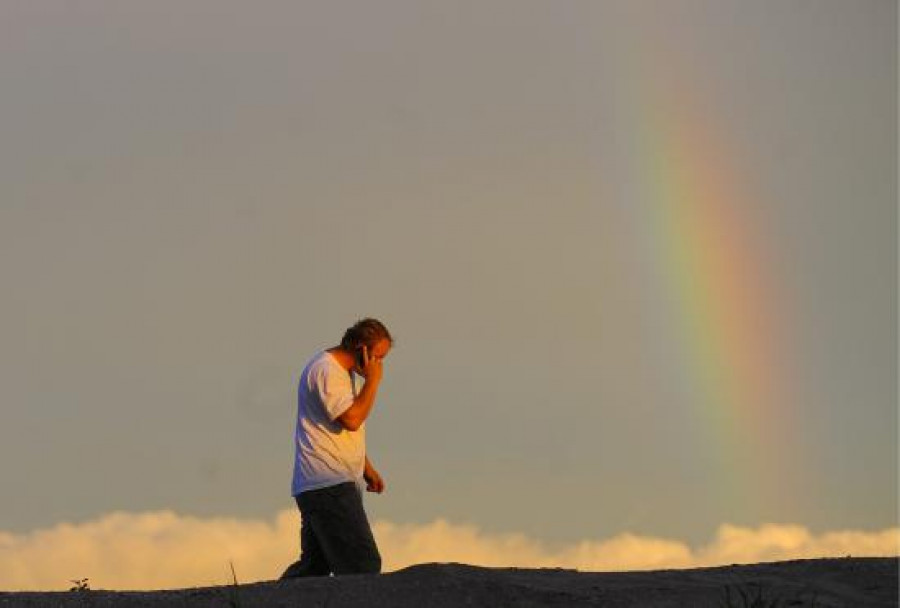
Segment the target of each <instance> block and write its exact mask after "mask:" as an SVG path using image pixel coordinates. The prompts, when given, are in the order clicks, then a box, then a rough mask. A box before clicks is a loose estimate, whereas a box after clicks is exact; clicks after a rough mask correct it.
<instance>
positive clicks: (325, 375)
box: [313, 365, 353, 422]
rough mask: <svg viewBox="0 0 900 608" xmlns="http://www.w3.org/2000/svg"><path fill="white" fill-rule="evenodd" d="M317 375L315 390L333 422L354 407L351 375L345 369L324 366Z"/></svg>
mask: <svg viewBox="0 0 900 608" xmlns="http://www.w3.org/2000/svg"><path fill="white" fill-rule="evenodd" d="M316 371H317V373H316V374H315V378H314V387H313V388H314V390H315V391H316V392H317V393H318V394H319V399H320V400H321V401H322V405H323V406H324V407H325V414H326V415H327V416H328V418H329V420H331V421H332V422H333V421H335V420H337V418H338V417H339V416H340V415H341V414H343V413H344V412H346V411H347V410H348V409H349V408H350V406H351V405H353V383H352V382H351V380H350V374H348V373H347V372H346V371H344V370H343V369H336V368H334V367H332V366H330V365H323V366H322V367H320V368H319V369H318V370H316Z"/></svg>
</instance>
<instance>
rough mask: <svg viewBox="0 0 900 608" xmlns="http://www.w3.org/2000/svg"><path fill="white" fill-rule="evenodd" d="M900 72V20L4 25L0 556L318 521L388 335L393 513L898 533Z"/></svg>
mask: <svg viewBox="0 0 900 608" xmlns="http://www.w3.org/2000/svg"><path fill="white" fill-rule="evenodd" d="M896 49H897V5H896V3H895V2H888V1H875V0H868V1H862V0H857V1H855V2H846V1H844V0H834V1H830V0H816V1H795V2H784V1H778V2H775V1H752V2H751V1H745V2H734V1H722V0H715V1H713V0H708V1H699V0H679V1H677V2H673V1H658V2H635V1H634V0H628V1H627V2H626V1H624V0H623V1H621V2H594V1H591V2H587V1H585V2H576V1H571V0H567V1H565V2H537V1H516V2H511V1H492V2H483V1H478V2H452V3H450V2H421V1H418V0H417V1H406V2H401V1H396V0H392V1H385V2H378V3H367V2H329V3H308V2H302V3H296V2H262V3H260V2H256V3H246V2H237V1H231V0H216V1H211V0H198V1H196V2H190V3H184V2H169V1H159V2H143V3H136V2H120V1H115V2H114V1H109V2H100V1H88V2H79V3H72V2H62V1H60V2H42V3H35V2H4V3H2V4H0V79H2V82H3V95H2V100H0V142H2V143H0V183H2V184H3V186H2V190H3V194H2V202H0V277H2V282H3V291H4V298H3V301H4V304H3V309H2V310H3V311H2V315H0V330H2V334H0V335H2V337H3V339H2V340H0V370H2V372H0V373H2V381H0V402H2V408H3V424H2V426H0V480H2V483H3V487H4V506H3V511H2V519H0V530H6V531H24V530H30V529H33V528H36V527H40V526H47V525H50V524H53V523H56V522H60V521H80V520H83V519H85V518H89V517H94V516H96V515H98V514H102V513H107V512H110V511H114V510H125V511H142V510H151V509H161V508H169V509H174V510H176V511H178V512H180V513H188V514H195V515H201V516H208V515H238V516H257V515H268V514H270V513H272V512H274V511H275V510H277V509H282V508H285V506H290V505H291V504H292V501H291V498H290V495H289V488H290V476H291V466H292V457H293V448H292V444H291V438H292V433H293V426H294V415H295V407H296V406H295V402H294V399H295V396H294V395H295V388H296V386H295V385H296V381H297V378H298V375H299V371H300V369H302V367H303V365H304V363H305V361H306V360H307V359H308V357H309V356H311V355H312V354H313V353H314V352H315V351H316V350H317V349H319V348H324V347H328V346H331V345H333V344H335V343H336V342H337V341H338V339H339V338H340V335H341V333H342V332H343V330H344V328H345V327H347V326H348V325H349V324H351V323H353V322H354V321H355V320H357V319H358V318H361V317H363V316H376V317H378V318H380V319H382V320H383V321H384V322H385V323H386V324H388V326H389V327H390V328H391V329H392V331H393V332H394V333H395V335H396V338H397V345H396V348H395V350H394V352H393V353H392V354H391V355H390V357H389V358H388V360H387V364H386V372H385V381H384V383H383V385H382V390H381V393H380V397H379V400H378V403H377V405H376V409H375V411H374V414H373V415H372V417H371V418H370V420H369V423H368V449H369V454H370V457H371V459H372V461H373V463H374V464H375V466H376V468H378V469H379V470H380V471H381V473H382V474H383V476H384V478H385V481H386V483H387V486H388V489H387V491H386V492H385V494H384V495H382V496H375V495H371V494H370V495H367V497H366V499H367V509H368V510H369V513H370V516H371V517H373V518H375V519H378V518H386V519H390V520H392V521H397V522H424V521H430V520H432V519H433V518H435V517H438V516H440V517H447V518H450V519H452V520H454V521H468V522H473V523H477V524H478V525H480V526H483V527H484V528H486V529H489V530H492V531H517V532H524V533H528V534H530V535H533V536H536V537H538V538H542V539H546V540H548V541H551V542H564V541H571V540H573V539H579V538H583V537H600V536H604V535H609V534H613V533H616V532H619V531H621V530H625V529H633V530H639V531H641V532H645V533H648V534H650V533H652V534H661V535H671V536H676V537H678V538H684V539H688V540H692V541H699V540H702V539H706V538H708V537H709V536H710V534H711V532H712V530H713V528H714V527H715V526H716V525H718V524H720V523H722V522H732V523H735V524H744V525H756V524H758V523H761V522H786V523H799V524H803V525H806V526H809V527H810V528H811V529H813V530H824V529H841V528H862V529H870V528H871V529H874V528H882V527H885V526H888V525H891V524H895V523H896V520H897V472H898V471H897V460H896V457H897V384H896V370H897V350H896V338H897V314H896V305H897V299H896V297H897V295H896V294H897V263H896V252H897V241H896V237H897V211H896V210H897V205H896V203H897V175H896V171H897V114H896V110H897V50H896ZM729 218H730V219H729ZM722 228H725V230H722ZM735 234H740V235H743V238H742V239H738V240H735V239H734V235H735ZM726 237H727V238H726ZM717 239H718V240H717ZM709 243H712V245H710V244H709ZM678 252H693V253H692V254H685V257H683V258H679V257H678V255H676V254H677V253H678ZM717 264H720V266H722V267H724V269H725V270H724V272H723V273H722V274H721V275H716V274H715V273H714V272H713V271H710V270H708V269H709V268H719V266H717ZM737 271H740V272H737ZM745 272H746V274H744V273H745ZM735 276H739V277H740V280H738V281H735V283H736V284H737V285H738V286H739V288H740V293H738V291H734V290H732V291H728V290H725V289H724V288H722V290H719V287H720V286H722V285H725V284H726V283H728V281H730V280H732V279H734V277H735ZM751 278H753V279H754V280H751ZM728 284H730V283H728ZM760 311H764V312H760ZM760 336H762V337H760ZM751 342H752V344H754V345H756V346H754V347H753V352H752V353H751V352H750V350H751V349H750V346H748V344H751ZM763 385H765V386H766V387H769V388H768V389H766V390H763V388H760V387H761V386H763Z"/></svg>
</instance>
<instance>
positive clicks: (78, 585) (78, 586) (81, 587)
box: [69, 578, 91, 591]
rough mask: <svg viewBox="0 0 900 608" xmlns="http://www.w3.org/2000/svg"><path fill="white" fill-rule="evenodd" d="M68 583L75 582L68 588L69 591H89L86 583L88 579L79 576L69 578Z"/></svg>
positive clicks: (88, 585)
mask: <svg viewBox="0 0 900 608" xmlns="http://www.w3.org/2000/svg"><path fill="white" fill-rule="evenodd" d="M69 582H70V583H75V586H74V587H71V588H69V591H90V590H91V586H90V584H88V579H86V578H80V579H74V580H73V579H69Z"/></svg>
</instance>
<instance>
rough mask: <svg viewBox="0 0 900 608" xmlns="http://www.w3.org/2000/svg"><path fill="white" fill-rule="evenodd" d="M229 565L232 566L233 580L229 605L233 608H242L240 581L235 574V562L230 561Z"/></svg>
mask: <svg viewBox="0 0 900 608" xmlns="http://www.w3.org/2000/svg"><path fill="white" fill-rule="evenodd" d="M228 564H229V565H230V566H231V580H232V585H231V586H230V587H229V589H230V591H229V593H228V605H229V606H230V607H231V608H241V600H240V597H239V596H238V581H237V574H235V572H234V562H232V561H231V560H228Z"/></svg>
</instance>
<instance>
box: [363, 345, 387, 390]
mask: <svg viewBox="0 0 900 608" xmlns="http://www.w3.org/2000/svg"><path fill="white" fill-rule="evenodd" d="M362 359H363V365H362V368H361V369H360V374H361V375H362V377H363V378H365V379H366V380H371V381H373V382H379V381H380V380H381V376H382V374H383V373H384V368H383V366H384V362H383V361H382V360H381V359H379V358H378V357H370V356H369V348H368V347H367V346H366V345H365V344H363V347H362Z"/></svg>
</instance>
